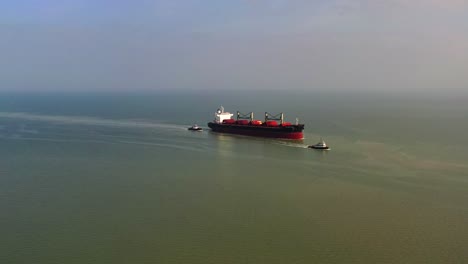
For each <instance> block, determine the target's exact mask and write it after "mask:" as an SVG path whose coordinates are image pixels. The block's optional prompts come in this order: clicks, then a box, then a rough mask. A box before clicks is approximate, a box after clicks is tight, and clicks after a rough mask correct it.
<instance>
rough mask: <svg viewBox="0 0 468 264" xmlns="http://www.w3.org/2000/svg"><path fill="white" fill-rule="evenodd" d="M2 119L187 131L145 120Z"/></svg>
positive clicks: (11, 115) (7, 115)
mask: <svg viewBox="0 0 468 264" xmlns="http://www.w3.org/2000/svg"><path fill="white" fill-rule="evenodd" d="M0 118H11V119H21V120H29V121H43V122H51V123H61V124H72V125H73V124H77V125H92V126H113V127H132V128H135V127H136V128H165V129H177V130H179V129H180V130H182V129H183V130H186V126H184V125H176V124H167V123H155V122H150V121H144V120H115V119H104V118H98V117H89V116H61V115H40V114H30V113H23V112H0Z"/></svg>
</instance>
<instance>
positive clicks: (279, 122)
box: [208, 106, 304, 139]
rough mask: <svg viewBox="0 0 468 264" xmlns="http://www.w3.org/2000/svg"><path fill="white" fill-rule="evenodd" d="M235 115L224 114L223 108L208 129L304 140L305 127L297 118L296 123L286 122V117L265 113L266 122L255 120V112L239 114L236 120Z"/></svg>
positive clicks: (217, 112) (216, 114)
mask: <svg viewBox="0 0 468 264" xmlns="http://www.w3.org/2000/svg"><path fill="white" fill-rule="evenodd" d="M233 116H234V114H231V113H229V112H224V108H223V107H222V106H221V107H220V108H219V109H218V110H217V111H216V113H215V119H214V120H213V122H209V123H208V127H209V128H211V130H212V131H213V132H219V133H229V134H237V135H245V136H254V137H268V138H281V139H303V138H304V133H303V132H302V131H303V130H304V125H303V124H299V121H298V119H297V118H296V123H295V124H291V123H290V122H284V115H283V113H280V114H278V115H271V114H269V113H268V112H265V119H264V121H261V120H255V119H254V115H253V112H250V113H248V114H242V113H240V112H239V111H238V112H237V116H236V119H234V118H233Z"/></svg>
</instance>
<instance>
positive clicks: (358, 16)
mask: <svg viewBox="0 0 468 264" xmlns="http://www.w3.org/2000/svg"><path fill="white" fill-rule="evenodd" d="M0 55H1V56H0V57H1V58H2V60H0V90H1V91H18V90H32V91H49V90H58V91H77V90H79V91H128V90H185V89H188V90H197V89H200V90H201V89H203V90H206V89H226V90H228V89H259V90H284V89H294V90H336V91H341V90H343V91H344V90H347V91H354V90H356V91H367V90H372V91H416V92H418V91H444V92H447V91H449V92H460V91H462V92H463V91H465V90H467V89H468V88H467V87H468V77H467V74H466V73H467V72H468V67H467V66H466V61H468V4H467V3H465V1H461V0H445V1H443V0H412V1H410V0H372V1H371V0H355V1H351V0H329V1H324V0H309V1H306V0H297V1H294V0H289V1H286V0H269V1H268V0H244V1H219V0H218V1H209V0H205V1H202V0H198V1H196V0H184V1H175V0H172V1H149V0H148V1H136V0H135V1H122V0H100V1H99V0H82V1H79V0H75V1H71V0H60V1H59V0H55V1H52V0H42V1H40V0H15V1H2V2H1V3H0Z"/></svg>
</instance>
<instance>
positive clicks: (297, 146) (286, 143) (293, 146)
mask: <svg viewBox="0 0 468 264" xmlns="http://www.w3.org/2000/svg"><path fill="white" fill-rule="evenodd" d="M273 144H277V145H281V146H286V147H291V148H304V149H306V148H307V147H308V145H304V144H297V143H290V142H283V141H275V142H274V143H273Z"/></svg>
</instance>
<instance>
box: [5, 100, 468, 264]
mask: <svg viewBox="0 0 468 264" xmlns="http://www.w3.org/2000/svg"><path fill="white" fill-rule="evenodd" d="M466 102H467V100H466V98H465V99H464V98H455V97H454V98H449V97H443V98H440V97H430V96H423V95H421V96H417V95H414V96H411V97H406V96H396V95H366V94H340V93H306V92H303V93H300V92H295V93H287V92H272V91H269V92H253V93H252V92H237V93H235V92H221V91H202V92H195V91H192V92H185V93H184V92H178V93H175V92H172V93H171V92H159V93H146V94H144V93H126V94H125V93H115V94H105V93H94V94H93V93H88V94H85V93H68V94H67V93H61V94H60V93H36V94H33V93H29V94H28V93H22V94H21V93H11V94H1V95H0V235H1V236H0V263H8V264H14V263H35V264H36V263H77V264H78V263H80V264H82V263H100V264H102V263H112V264H115V263H203V264H206V263H226V264H227V263H236V264H237V263H269V264H273V263H282V264H284V263H468V250H467V247H468V136H467V131H468V104H467V103H466ZM220 105H223V106H224V107H225V109H226V110H227V111H231V112H235V111H236V110H239V111H241V112H243V113H246V112H250V111H254V112H255V114H256V118H258V119H262V117H263V114H264V112H265V111H268V112H270V113H279V112H284V113H285V116H286V119H287V120H288V121H291V122H295V118H296V117H298V118H299V121H300V122H301V123H304V124H305V126H306V129H305V139H304V140H303V141H286V140H273V139H261V138H250V137H242V136H233V135H223V134H216V133H212V132H210V131H208V129H206V130H205V131H203V132H201V133H199V132H190V131H187V127H188V126H190V125H191V124H193V123H197V124H199V125H200V126H202V127H205V128H206V123H207V122H208V121H211V120H212V119H213V117H214V115H213V114H214V112H215V111H216V109H217V108H218V107H219V106H220ZM321 136H322V137H323V138H324V139H325V141H326V142H327V143H328V144H329V145H331V148H332V150H331V151H328V152H323V151H316V150H312V149H307V148H306V147H307V145H310V144H314V143H316V142H317V141H318V140H319V139H320V137H321Z"/></svg>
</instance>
